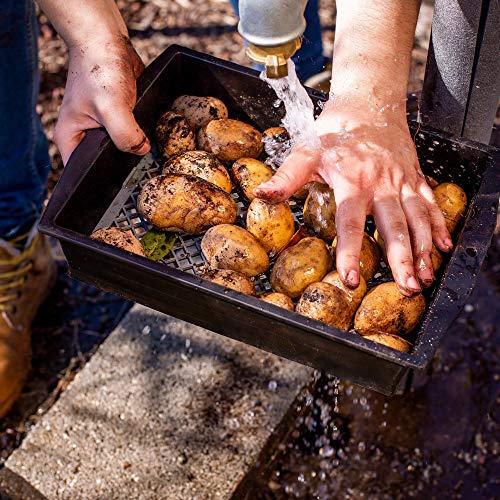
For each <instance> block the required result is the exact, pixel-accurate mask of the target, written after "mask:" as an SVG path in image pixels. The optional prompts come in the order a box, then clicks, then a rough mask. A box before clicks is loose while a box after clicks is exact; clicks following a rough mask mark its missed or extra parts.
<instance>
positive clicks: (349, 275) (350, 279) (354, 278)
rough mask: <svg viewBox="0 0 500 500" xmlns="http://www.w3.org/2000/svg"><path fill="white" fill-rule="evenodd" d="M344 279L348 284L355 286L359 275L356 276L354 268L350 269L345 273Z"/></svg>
mask: <svg viewBox="0 0 500 500" xmlns="http://www.w3.org/2000/svg"><path fill="white" fill-rule="evenodd" d="M345 280H346V281H347V283H348V284H349V286H352V287H357V286H358V285H359V276H358V273H357V271H355V270H354V269H351V270H350V271H349V272H348V273H347V276H346V278H345Z"/></svg>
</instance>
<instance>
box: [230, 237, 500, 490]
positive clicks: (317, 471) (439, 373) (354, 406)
mask: <svg viewBox="0 0 500 500" xmlns="http://www.w3.org/2000/svg"><path fill="white" fill-rule="evenodd" d="M499 240H500V238H499V236H498V234H497V237H496V239H495V242H494V244H493V246H492V248H491V249H490V252H489V256H488V259H487V261H486V262H485V265H484V266H483V269H482V272H481V275H480V277H479V278H478V282H477V286H476V288H475V290H474V292H473V293H472V295H471V297H470V298H469V300H468V301H467V305H466V306H465V308H464V310H463V311H462V313H461V314H460V316H459V317H458V318H457V320H456V321H455V322H454V324H453V325H452V326H451V328H450V330H449V331H448V333H447V335H446V337H445V340H444V342H443V344H442V345H441V347H440V348H439V350H438V352H437V355H436V357H435V359H434V361H433V363H432V367H431V370H430V372H429V374H427V375H420V376H419V377H417V378H416V380H415V382H414V388H413V389H412V390H411V391H410V392H409V393H408V394H406V395H404V396H398V397H393V398H388V397H385V396H382V395H380V394H378V393H375V392H372V391H369V390H367V389H362V388H360V387H357V386H353V385H352V384H350V383H348V382H340V381H338V380H336V379H334V378H331V377H326V376H324V375H322V374H319V373H316V374H315V377H316V379H315V380H314V381H313V382H312V383H311V386H310V388H309V390H306V391H304V393H303V394H302V395H301V397H300V398H299V399H298V400H297V401H296V403H295V407H296V408H295V415H292V416H291V418H290V419H289V420H288V421H287V422H283V425H282V428H281V429H280V431H281V433H282V435H284V436H285V437H284V439H282V440H281V441H279V442H274V443H272V444H270V445H269V446H268V448H267V449H266V450H264V452H263V453H262V455H261V457H260V461H259V464H258V465H257V467H256V468H255V469H254V471H253V472H252V474H251V475H250V476H249V477H247V480H246V481H245V483H243V484H242V485H241V487H240V489H239V490H238V491H237V493H236V495H235V498H247V499H259V498H267V499H273V498H279V499H281V498H318V499H332V498H373V499H385V498H391V499H392V498H409V497H410V498H424V497H425V498H464V499H483V498H485V499H487V498H498V496H497V495H498V492H499V491H500V484H499V478H500V463H499V457H498V455H499V451H500V446H499V442H498V436H499V433H498V420H499V417H500V414H499V407H498V386H499V378H498V377H499V375H498V373H499V372H498V346H499V340H498V332H499V329H500V264H499V263H500V260H499V258H498V257H499V253H500V244H499V243H500V242H499ZM283 426H284V427H288V429H283ZM290 429H292V430H290Z"/></svg>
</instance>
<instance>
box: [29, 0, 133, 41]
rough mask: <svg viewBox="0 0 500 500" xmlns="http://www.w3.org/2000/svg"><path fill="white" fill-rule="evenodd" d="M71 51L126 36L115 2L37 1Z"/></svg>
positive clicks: (78, 0)
mask: <svg viewBox="0 0 500 500" xmlns="http://www.w3.org/2000/svg"><path fill="white" fill-rule="evenodd" d="M37 1H38V4H39V5H40V7H41V9H42V10H43V11H44V13H45V14H46V16H47V17H48V18H49V20H50V22H51V23H52V24H53V26H54V28H55V29H56V30H57V32H58V33H59V35H60V36H61V37H62V38H63V39H64V41H65V42H66V44H67V45H68V47H69V48H70V49H72V48H74V47H85V46H87V45H88V44H92V45H100V46H102V43H103V42H112V41H113V40H119V39H120V38H124V37H127V38H128V35H127V28H126V26H125V23H124V21H123V19H122V17H121V15H120V11H119V10H118V7H117V6H116V4H115V2H114V1H113V0H37Z"/></svg>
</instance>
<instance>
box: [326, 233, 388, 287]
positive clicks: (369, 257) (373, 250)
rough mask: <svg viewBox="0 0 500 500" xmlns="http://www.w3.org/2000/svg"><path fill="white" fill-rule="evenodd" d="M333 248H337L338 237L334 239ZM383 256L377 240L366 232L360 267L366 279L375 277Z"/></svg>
mask: <svg viewBox="0 0 500 500" xmlns="http://www.w3.org/2000/svg"><path fill="white" fill-rule="evenodd" d="M332 248H333V249H334V250H336V249H337V238H336V237H335V239H334V240H333V243H332ZM381 258H382V254H381V251H380V247H379V246H378V244H377V242H376V241H375V240H374V239H373V238H372V237H371V236H370V235H369V234H368V233H364V234H363V241H362V243H361V254H360V256H359V269H360V272H361V276H363V278H364V279H365V281H368V280H369V279H371V278H373V276H374V275H375V273H376V272H377V271H378V268H379V267H380V259H381Z"/></svg>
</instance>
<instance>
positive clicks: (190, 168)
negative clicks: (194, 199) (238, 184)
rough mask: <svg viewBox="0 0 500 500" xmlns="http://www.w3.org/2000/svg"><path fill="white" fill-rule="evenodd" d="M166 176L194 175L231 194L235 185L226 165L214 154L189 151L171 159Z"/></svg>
mask: <svg viewBox="0 0 500 500" xmlns="http://www.w3.org/2000/svg"><path fill="white" fill-rule="evenodd" d="M162 173H164V174H184V175H194V176H196V177H200V178H201V179H205V180H206V181H208V182H211V183H212V184H215V185H216V186H218V187H220V188H221V189H222V190H223V191H225V192H226V193H230V192H231V190H232V188H233V185H232V183H231V179H230V178H229V174H228V173H227V170H226V169H225V167H224V165H222V163H221V162H220V161H219V160H218V159H217V157H216V156H214V155H213V154H212V153H207V152H206V151H187V152H186V153H182V154H181V155H178V156H174V157H173V158H171V159H170V160H169V161H168V162H167V164H166V165H165V167H164V168H163V172H162Z"/></svg>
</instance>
